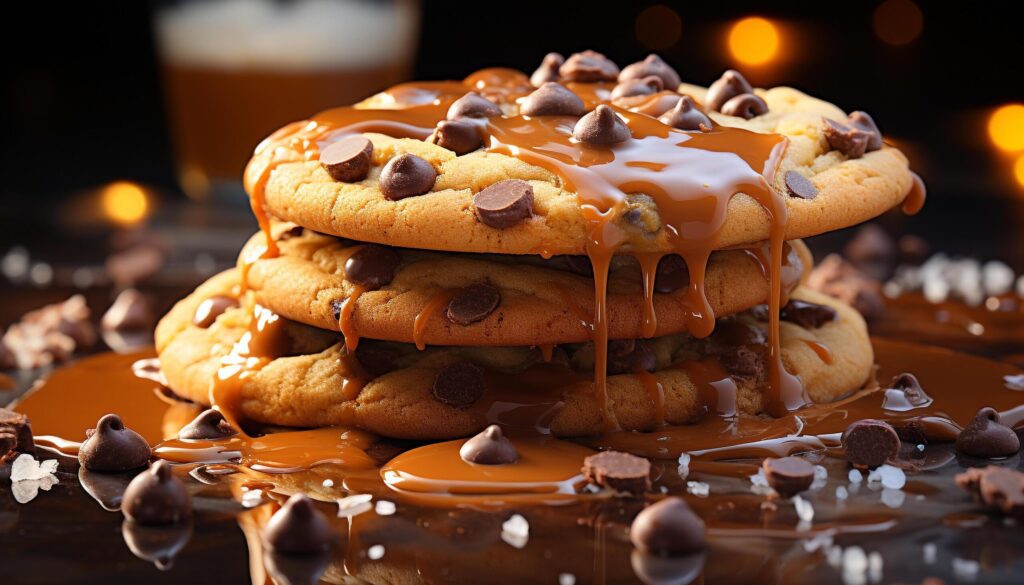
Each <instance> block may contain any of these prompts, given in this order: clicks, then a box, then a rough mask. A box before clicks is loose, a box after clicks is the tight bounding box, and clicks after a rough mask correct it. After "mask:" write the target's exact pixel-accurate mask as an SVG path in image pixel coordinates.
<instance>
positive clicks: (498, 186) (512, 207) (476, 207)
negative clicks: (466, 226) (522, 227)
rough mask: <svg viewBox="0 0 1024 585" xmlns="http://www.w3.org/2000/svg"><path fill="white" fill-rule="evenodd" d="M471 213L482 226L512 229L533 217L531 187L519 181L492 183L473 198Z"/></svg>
mask: <svg viewBox="0 0 1024 585" xmlns="http://www.w3.org/2000/svg"><path fill="white" fill-rule="evenodd" d="M473 211H474V212H475V213H476V217H477V219H479V220H480V222H481V223H483V224H484V225H487V226H490V227H492V228H497V229H504V228H508V227H512V226H514V225H516V224H517V223H519V222H521V221H523V220H524V219H529V218H530V217H532V216H533V186H532V185H530V184H529V183H527V182H526V181H521V180H519V179H508V180H505V181H499V182H497V183H494V184H493V185H491V186H489V187H487V188H486V189H483V190H481V191H480V192H478V193H477V194H476V195H474V196H473Z"/></svg>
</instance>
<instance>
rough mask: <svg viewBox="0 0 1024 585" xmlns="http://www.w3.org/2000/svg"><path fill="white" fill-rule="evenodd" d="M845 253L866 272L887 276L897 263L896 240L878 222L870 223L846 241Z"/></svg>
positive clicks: (880, 276) (882, 276)
mask: <svg viewBox="0 0 1024 585" xmlns="http://www.w3.org/2000/svg"><path fill="white" fill-rule="evenodd" d="M843 255H844V256H845V257H846V259H847V260H849V261H850V262H852V263H853V264H854V265H855V266H857V268H859V269H861V270H863V271H864V272H867V273H869V274H871V275H873V276H878V277H879V278H885V277H887V276H888V273H889V272H890V271H891V269H892V267H893V265H894V264H895V263H896V242H894V241H893V239H892V238H891V237H889V234H888V233H886V231H885V230H884V229H882V228H881V227H879V226H878V224H875V223H868V224H864V225H863V226H861V228H860V229H858V230H857V233H856V234H854V236H853V238H851V239H850V241H849V242H847V243H846V246H844V247H843Z"/></svg>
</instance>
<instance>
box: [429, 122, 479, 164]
mask: <svg viewBox="0 0 1024 585" xmlns="http://www.w3.org/2000/svg"><path fill="white" fill-rule="evenodd" d="M427 142H430V143H433V144H436V145H438V146H440V147H441V148H447V149H448V150H450V151H452V152H454V153H455V154H457V155H459V156H462V155H464V154H467V153H470V152H473V151H474V150H476V149H478V148H480V146H481V145H482V144H483V138H482V137H481V136H480V129H479V127H478V126H477V125H476V124H474V123H473V122H470V121H468V120H441V121H440V122H438V123H437V127H436V128H434V133H433V134H431V135H430V137H429V138H427Z"/></svg>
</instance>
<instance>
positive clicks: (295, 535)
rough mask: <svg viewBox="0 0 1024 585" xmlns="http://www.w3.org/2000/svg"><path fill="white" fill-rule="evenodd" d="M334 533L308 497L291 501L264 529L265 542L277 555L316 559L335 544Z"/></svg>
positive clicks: (282, 507)
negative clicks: (316, 556)
mask: <svg viewBox="0 0 1024 585" xmlns="http://www.w3.org/2000/svg"><path fill="white" fill-rule="evenodd" d="M334 538H335V535H334V531H333V530H331V525H330V524H329V523H328V521H327V518H326V517H324V515H323V513H322V512H320V510H317V509H316V505H315V504H314V503H313V501H312V500H310V499H309V498H308V497H307V496H306V495H305V494H295V495H293V496H292V497H290V498H288V501H287V502H285V504H284V505H283V506H281V509H280V510H278V511H277V512H274V515H273V516H272V517H271V518H270V521H269V522H267V526H266V528H264V529H263V541H264V542H265V543H266V545H267V546H268V547H270V548H271V549H273V550H274V551H275V552H279V553H283V554H288V555H312V554H316V553H319V552H323V551H326V550H328V549H330V548H331V545H332V544H333V543H334Z"/></svg>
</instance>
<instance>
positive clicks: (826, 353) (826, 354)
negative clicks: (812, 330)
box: [803, 339, 835, 366]
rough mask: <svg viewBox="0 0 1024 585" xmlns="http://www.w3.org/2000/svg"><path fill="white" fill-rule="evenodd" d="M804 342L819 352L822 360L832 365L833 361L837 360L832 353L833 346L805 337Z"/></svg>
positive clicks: (815, 351)
mask: <svg viewBox="0 0 1024 585" xmlns="http://www.w3.org/2000/svg"><path fill="white" fill-rule="evenodd" d="M803 342H804V344H805V345H807V347H809V348H811V350H812V351H813V352H814V353H816V354H818V357H819V358H821V361H822V362H824V363H826V364H828V365H830V366H831V365H832V362H833V361H835V356H833V355H832V348H830V347H829V346H827V345H825V344H824V343H821V342H820V341H815V340H813V339H804V340H803Z"/></svg>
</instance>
